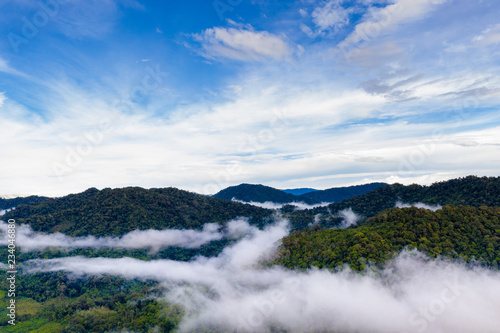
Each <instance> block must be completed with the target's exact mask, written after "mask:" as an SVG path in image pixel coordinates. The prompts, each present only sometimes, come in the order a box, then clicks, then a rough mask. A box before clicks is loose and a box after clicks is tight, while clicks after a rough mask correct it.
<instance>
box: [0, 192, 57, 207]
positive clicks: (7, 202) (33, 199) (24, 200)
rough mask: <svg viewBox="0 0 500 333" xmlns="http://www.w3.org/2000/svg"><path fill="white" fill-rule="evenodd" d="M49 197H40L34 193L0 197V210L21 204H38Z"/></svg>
mask: <svg viewBox="0 0 500 333" xmlns="http://www.w3.org/2000/svg"><path fill="white" fill-rule="evenodd" d="M46 199H48V198H47V197H39V196H37V195H32V196H29V197H18V198H12V199H4V198H0V210H2V209H9V208H13V207H17V206H19V205H27V204H36V203H39V202H42V201H44V200H46Z"/></svg>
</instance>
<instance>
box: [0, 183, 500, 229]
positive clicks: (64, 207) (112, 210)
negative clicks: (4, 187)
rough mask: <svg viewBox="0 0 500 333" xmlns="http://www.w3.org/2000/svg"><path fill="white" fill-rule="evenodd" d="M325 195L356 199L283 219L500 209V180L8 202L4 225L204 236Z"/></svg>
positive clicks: (137, 192)
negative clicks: (218, 226)
mask: <svg viewBox="0 0 500 333" xmlns="http://www.w3.org/2000/svg"><path fill="white" fill-rule="evenodd" d="M363 192H365V193H364V194H360V193H363ZM321 193H323V194H325V197H326V196H329V198H332V196H333V195H335V196H336V198H339V197H340V196H341V195H344V196H352V197H350V198H349V199H345V200H343V201H341V202H334V203H331V204H330V205H328V206H326V207H317V208H314V209H306V210H299V211H297V210H294V209H293V208H292V209H290V208H289V207H284V208H283V209H281V213H283V214H284V216H285V217H287V218H288V219H290V221H291V224H292V229H294V230H299V229H305V228H308V226H310V225H311V224H315V225H319V226H323V227H332V226H336V225H338V224H339V223H341V221H342V218H341V217H339V215H338V214H337V213H338V212H339V211H342V210H345V209H349V208H351V209H352V210H353V211H354V212H355V213H356V214H358V215H359V216H360V217H361V222H363V221H365V220H366V219H368V218H370V217H373V216H375V215H377V214H378V213H381V212H382V211H384V210H386V209H389V208H394V207H395V205H396V202H397V201H401V202H404V203H409V204H412V203H416V202H422V203H425V204H432V205H438V204H439V205H443V206H444V205H457V206H458V205H467V206H474V207H480V206H490V207H500V177H496V178H495V177H475V176H469V177H465V178H459V179H453V180H449V181H444V182H438V183H435V184H433V185H431V186H421V185H415V184H414V185H409V186H404V185H401V184H392V185H386V184H382V183H374V184H366V185H361V186H352V187H348V188H338V189H330V190H324V191H316V192H309V193H306V194H304V195H300V196H296V195H293V194H290V193H286V192H284V191H281V190H277V189H274V188H272V187H268V186H263V185H250V184H242V185H239V186H234V187H229V188H227V189H225V190H223V191H221V192H219V193H217V194H216V195H214V197H210V196H205V195H200V194H196V193H192V192H188V191H183V190H179V189H176V188H156V189H149V190H148V189H143V188H140V187H127V188H120V189H109V188H107V189H103V190H97V189H95V188H91V189H88V190H87V191H85V192H82V193H79V194H71V195H68V196H64V197H61V198H43V197H31V198H15V199H4V201H2V202H3V204H4V207H5V208H12V207H13V206H16V204H17V203H20V204H19V206H17V208H16V209H15V210H13V211H10V212H7V213H6V214H5V216H4V217H3V219H4V220H5V219H9V218H15V219H16V220H17V221H18V222H19V223H28V224H30V225H31V226H32V228H33V229H34V230H35V231H45V232H57V231H60V232H63V233H65V234H68V235H70V236H85V235H95V236H105V235H106V236H107V235H123V234H125V233H127V232H129V231H132V230H135V229H165V228H178V229H200V228H202V227H203V225H204V224H205V223H210V222H217V223H223V222H225V221H228V220H230V219H234V218H236V217H240V216H242V217H247V218H249V219H250V222H251V223H254V224H257V225H264V224H266V223H267V222H266V221H267V219H268V218H269V217H270V216H271V215H272V214H273V213H274V211H273V210H270V209H264V208H259V207H254V206H250V205H246V204H242V203H239V202H234V201H230V200H231V199H233V198H236V199H238V200H241V201H246V202H250V201H255V202H266V201H272V202H275V203H291V202H297V201H303V202H305V203H309V204H313V203H317V202H319V201H327V199H324V198H321V197H318V196H317V194H321ZM332 193H333V194H332ZM356 194H358V195H356ZM308 195H309V196H313V195H314V197H313V198H311V197H308ZM354 195H355V196H354ZM320 198H321V199H323V200H320ZM18 199H19V200H18ZM5 200H8V201H5ZM16 200H18V201H16ZM6 202H7V203H6Z"/></svg>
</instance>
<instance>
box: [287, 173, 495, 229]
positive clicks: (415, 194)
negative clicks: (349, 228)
mask: <svg viewBox="0 0 500 333" xmlns="http://www.w3.org/2000/svg"><path fill="white" fill-rule="evenodd" d="M398 201H400V202H403V203H408V204H412V203H417V202H421V203H425V204H429V205H443V206H444V205H468V206H474V207H479V206H490V207H498V206H500V177H476V176H468V177H464V178H457V179H452V180H448V181H442V182H437V183H434V184H432V185H431V186H421V185H416V184H413V185H408V186H405V185H401V184H392V185H388V186H383V187H379V188H377V189H375V190H373V191H370V192H368V193H366V194H364V195H360V196H356V197H353V198H350V199H347V200H344V201H341V202H338V203H332V204H330V205H328V206H326V207H318V208H314V209H310V210H304V211H299V212H294V213H293V214H292V215H291V217H290V218H291V220H292V223H293V224H294V225H295V226H297V227H298V228H304V227H307V225H309V224H310V223H313V222H314V218H315V216H317V215H318V214H320V215H318V216H320V219H321V221H322V223H323V224H324V225H336V224H338V223H340V222H341V218H339V217H338V216H337V215H336V214H337V212H339V211H342V210H344V209H349V208H352V210H353V211H354V212H355V213H357V214H359V215H361V217H362V219H363V220H365V219H366V218H369V217H372V216H375V215H376V214H378V213H380V212H382V211H384V210H386V209H389V208H394V207H395V206H396V203H397V202H398Z"/></svg>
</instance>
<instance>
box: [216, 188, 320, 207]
mask: <svg viewBox="0 0 500 333" xmlns="http://www.w3.org/2000/svg"><path fill="white" fill-rule="evenodd" d="M213 197H214V198H218V199H225V200H232V199H236V200H241V201H245V202H251V201H254V202H261V203H262V202H266V201H270V202H274V203H280V204H285V203H291V202H299V201H302V202H305V203H307V204H315V203H318V202H317V201H316V200H314V199H310V198H305V197H299V196H296V195H293V194H289V193H285V192H284V191H281V190H277V189H275V188H272V187H269V186H264V185H252V184H240V185H237V186H231V187H228V188H226V189H224V190H222V191H220V192H218V193H216V194H214V195H213Z"/></svg>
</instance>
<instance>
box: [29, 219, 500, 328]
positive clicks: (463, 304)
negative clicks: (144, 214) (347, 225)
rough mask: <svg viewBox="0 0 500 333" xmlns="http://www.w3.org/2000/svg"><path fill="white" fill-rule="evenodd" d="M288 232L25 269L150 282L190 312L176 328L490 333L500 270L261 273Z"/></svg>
mask: <svg viewBox="0 0 500 333" xmlns="http://www.w3.org/2000/svg"><path fill="white" fill-rule="evenodd" d="M287 233H288V227H287V221H283V220H279V221H277V222H276V224H275V225H273V226H269V227H268V228H267V229H266V230H264V231H261V230H257V229H254V230H253V232H252V233H251V234H249V235H248V236H246V237H245V238H243V239H242V240H240V241H238V242H237V243H235V244H234V245H232V246H230V247H228V248H226V249H224V251H223V252H222V253H221V254H220V255H219V256H218V257H216V258H198V259H196V260H194V261H192V262H175V261H170V260H157V261H149V262H144V261H140V260H136V259H130V258H121V259H108V258H82V257H74V258H61V259H50V260H32V261H30V262H28V263H26V265H27V267H28V269H29V271H30V272H35V271H58V270H62V271H66V272H69V273H71V274H76V275H82V274H83V275H86V274H112V275H121V276H124V277H127V278H139V279H156V280H158V281H161V282H162V283H164V284H165V286H166V287H167V289H168V292H167V294H166V298H167V299H168V300H169V301H171V302H175V303H178V304H181V305H183V306H184V307H185V309H186V315H185V317H184V318H183V321H182V322H181V326H180V331H181V332H191V331H196V330H197V329H201V328H212V329H215V330H217V331H220V332H223V331H228V332H229V331H231V332H232V331H234V330H238V331H239V332H271V330H275V329H284V330H287V331H301V332H302V331H307V332H312V331H318V332H321V331H328V332H332V331H339V332H359V331H370V332H408V333H414V332H430V333H440V332H475V331H481V332H494V331H495V330H496V329H497V328H498V325H500V318H499V317H498V316H497V315H496V314H497V313H498V311H500V301H499V300H500V273H498V272H496V271H495V272H493V271H488V270H485V269H481V268H468V267H466V266H464V265H462V264H459V263H453V262H448V261H445V260H439V259H438V260H429V259H428V258H426V257H425V256H423V255H421V254H419V253H418V252H409V253H408V252H404V253H402V254H401V255H400V256H398V257H397V258H396V259H395V260H393V261H391V262H389V263H388V264H387V265H386V267H385V268H384V269H383V270H381V271H374V272H372V271H370V270H369V271H366V272H364V273H362V274H356V273H353V272H351V271H349V270H348V269H344V270H342V271H340V272H336V273H334V272H331V271H327V270H318V269H312V270H309V271H305V272H296V271H289V270H286V269H283V268H281V267H271V268H266V267H261V266H260V265H259V263H260V262H262V260H266V259H268V258H270V256H272V254H273V253H274V251H276V247H277V246H278V245H279V240H280V239H281V238H282V237H283V236H284V235H286V234H287Z"/></svg>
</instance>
